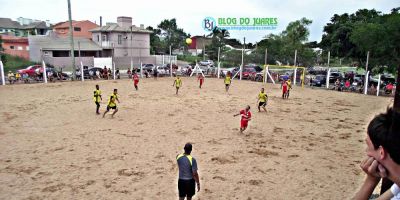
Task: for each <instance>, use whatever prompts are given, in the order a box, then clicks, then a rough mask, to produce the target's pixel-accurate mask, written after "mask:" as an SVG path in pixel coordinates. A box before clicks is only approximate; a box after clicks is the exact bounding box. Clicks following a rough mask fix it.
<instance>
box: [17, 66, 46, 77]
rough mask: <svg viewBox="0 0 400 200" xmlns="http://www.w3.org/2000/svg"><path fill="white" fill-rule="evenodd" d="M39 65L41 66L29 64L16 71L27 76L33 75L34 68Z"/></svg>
mask: <svg viewBox="0 0 400 200" xmlns="http://www.w3.org/2000/svg"><path fill="white" fill-rule="evenodd" d="M40 67H42V66H41V65H31V66H28V67H27V68H25V69H20V70H18V71H17V72H18V73H20V74H28V76H33V75H35V70H36V69H38V68H40Z"/></svg>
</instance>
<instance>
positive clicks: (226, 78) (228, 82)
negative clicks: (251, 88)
mask: <svg viewBox="0 0 400 200" xmlns="http://www.w3.org/2000/svg"><path fill="white" fill-rule="evenodd" d="M231 82H232V80H231V73H230V72H227V73H226V76H225V79H224V83H225V91H226V92H228V90H229V86H230V85H231Z"/></svg>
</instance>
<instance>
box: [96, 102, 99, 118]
mask: <svg viewBox="0 0 400 200" xmlns="http://www.w3.org/2000/svg"><path fill="white" fill-rule="evenodd" d="M99 109H100V103H99V102H96V114H98V115H99V114H100V112H99Z"/></svg>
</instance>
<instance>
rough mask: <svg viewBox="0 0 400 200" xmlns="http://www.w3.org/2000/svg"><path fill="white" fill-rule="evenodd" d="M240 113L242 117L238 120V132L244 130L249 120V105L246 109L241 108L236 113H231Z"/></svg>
mask: <svg viewBox="0 0 400 200" xmlns="http://www.w3.org/2000/svg"><path fill="white" fill-rule="evenodd" d="M238 115H241V116H242V119H241V120H240V133H243V131H245V130H246V128H247V126H248V124H249V121H250V120H251V112H250V106H249V105H248V106H246V109H244V110H241V111H240V112H239V113H238V114H235V115H233V116H234V117H236V116H238Z"/></svg>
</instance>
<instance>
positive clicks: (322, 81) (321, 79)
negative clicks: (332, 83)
mask: <svg viewBox="0 0 400 200" xmlns="http://www.w3.org/2000/svg"><path fill="white" fill-rule="evenodd" d="M312 85H313V86H316V87H322V85H326V75H316V76H315V78H314V79H313V81H312Z"/></svg>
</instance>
